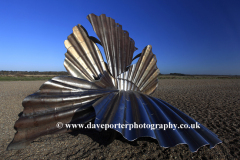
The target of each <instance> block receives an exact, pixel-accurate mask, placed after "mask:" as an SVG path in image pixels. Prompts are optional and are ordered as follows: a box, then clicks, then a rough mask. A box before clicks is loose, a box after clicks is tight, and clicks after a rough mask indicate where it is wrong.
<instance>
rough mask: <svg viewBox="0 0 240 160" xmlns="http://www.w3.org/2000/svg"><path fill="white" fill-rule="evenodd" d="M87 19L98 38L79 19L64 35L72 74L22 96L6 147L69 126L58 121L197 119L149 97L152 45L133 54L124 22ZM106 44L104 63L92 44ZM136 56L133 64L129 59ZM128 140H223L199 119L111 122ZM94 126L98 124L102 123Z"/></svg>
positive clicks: (194, 145)
mask: <svg viewBox="0 0 240 160" xmlns="http://www.w3.org/2000/svg"><path fill="white" fill-rule="evenodd" d="M87 18H88V20H89V21H90V23H91V24H92V26H93V29H94V31H95V32H96V34H97V36H98V38H99V39H100V40H98V39H97V38H95V37H91V36H89V35H88V33H87V31H86V29H85V28H84V27H83V26H81V25H77V26H75V27H73V33H72V34H70V35H69V36H68V38H67V40H65V42H64V44H65V47H66V48H67V52H66V54H65V56H66V58H65V60H64V66H65V68H66V69H67V71H68V72H69V73H70V74H71V76H59V77H54V78H52V79H51V80H49V81H47V82H45V83H44V84H43V85H42V86H41V87H40V89H39V90H38V91H37V92H36V93H34V94H32V95H29V96H28V97H26V98H25V99H24V100H23V102H22V105H23V107H24V110H23V113H22V115H20V117H19V119H18V120H17V121H16V123H15V126H14V127H15V129H16V130H17V133H16V134H15V137H14V139H13V141H12V142H11V143H10V144H9V146H8V148H7V149H8V150H11V149H21V148H24V147H25V146H27V145H28V144H30V143H31V141H33V140H34V139H36V138H38V137H40V136H43V135H47V134H54V133H64V132H69V131H71V130H69V129H67V128H66V127H65V126H64V127H63V128H62V129H58V128H57V126H56V124H57V123H58V122H62V123H63V124H67V123H71V124H73V123H76V124H79V123H81V124H85V123H88V122H90V121H92V120H94V123H95V124H119V123H120V124H125V125H126V124H134V123H136V124H147V125H151V124H177V125H180V124H186V125H189V126H190V125H191V124H195V123H196V122H197V121H195V120H194V119H192V118H191V117H189V116H188V115H186V114H184V113H183V112H181V111H180V110H178V109H177V108H175V107H173V106H171V105H170V104H168V103H166V102H164V101H162V100H161V99H157V98H154V97H151V96H150V94H152V93H153V92H154V91H155V90H156V88H157V85H158V78H157V76H158V75H159V73H160V71H159V69H158V68H157V65H156V62H157V60H156V56H155V55H154V54H153V53H152V46H151V45H148V46H146V47H145V48H144V49H143V50H142V52H141V53H140V54H138V55H137V56H136V57H135V58H133V53H134V51H135V50H137V48H136V47H135V42H134V40H133V39H131V38H130V37H129V33H128V32H127V31H124V30H122V26H121V25H120V24H118V23H115V20H114V19H112V18H110V17H106V16H105V15H104V14H102V15H100V16H96V15H94V14H90V15H88V16H87ZM97 43H98V44H100V45H101V46H102V47H103V48H104V52H105V56H106V60H107V63H105V62H104V60H103V57H102V54H101V52H100V50H99V48H98V46H97V45H96V44H97ZM136 58H139V59H138V61H137V63H136V64H133V65H132V64H131V63H132V61H133V59H136ZM114 129H115V130H116V131H118V132H120V133H121V134H122V135H123V136H124V137H125V138H126V139H127V140H130V141H132V140H135V139H137V138H139V137H152V138H155V139H157V140H158V142H159V145H160V146H162V147H172V146H175V145H177V144H188V146H189V149H190V150H191V151H192V152H195V151H197V150H198V148H199V147H201V146H204V145H210V148H212V147H214V146H215V145H216V144H218V143H221V140H219V139H218V137H217V135H215V134H214V133H213V132H211V131H210V130H208V129H207V128H205V127H204V126H203V125H201V124H200V128H199V129H194V128H184V129H183V128H182V129H181V128H178V127H176V128H173V129H166V130H163V129H155V130H151V129H150V128H132V129H129V128H121V127H116V128H114ZM98 130H101V129H100V128H99V129H98Z"/></svg>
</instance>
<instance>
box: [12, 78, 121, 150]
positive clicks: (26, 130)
mask: <svg viewBox="0 0 240 160" xmlns="http://www.w3.org/2000/svg"><path fill="white" fill-rule="evenodd" d="M96 82H97V83H99V81H96ZM117 91H118V90H115V89H114V88H112V89H106V88H102V87H100V86H98V85H96V84H95V83H93V82H89V81H87V80H83V79H79V78H75V77H68V76H61V77H54V78H52V79H51V80H49V81H47V82H45V83H44V84H43V85H42V86H41V87H40V89H39V90H38V91H37V92H36V93H34V94H32V95H29V96H28V97H26V98H25V99H24V100H23V102H22V105H23V107H24V110H23V113H22V115H21V116H20V118H19V119H18V120H17V122H16V123H15V126H14V127H15V128H16V129H17V131H18V132H17V133H16V134H15V137H14V140H13V141H12V142H11V144H10V145H9V146H8V150H10V149H21V148H24V147H25V146H26V145H28V144H29V143H30V142H31V141H32V140H34V139H35V138H38V137H39V136H43V135H47V134H53V133H63V132H67V131H68V130H67V129H66V128H65V127H63V128H62V129H58V128H57V127H56V124H57V123H58V122H62V123H64V124H66V123H83V124H85V123H87V122H89V121H91V120H93V119H94V118H95V112H94V109H93V108H92V104H93V103H94V102H96V100H97V99H99V98H100V97H102V96H104V95H106V94H109V93H111V92H117ZM69 131H70V130H69Z"/></svg>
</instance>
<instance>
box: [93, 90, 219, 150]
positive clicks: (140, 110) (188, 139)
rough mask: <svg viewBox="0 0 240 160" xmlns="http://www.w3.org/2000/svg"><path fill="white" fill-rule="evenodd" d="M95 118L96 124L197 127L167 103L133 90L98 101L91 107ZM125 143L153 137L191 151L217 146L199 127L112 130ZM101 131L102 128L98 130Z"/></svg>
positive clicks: (164, 144)
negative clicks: (185, 126)
mask: <svg viewBox="0 0 240 160" xmlns="http://www.w3.org/2000/svg"><path fill="white" fill-rule="evenodd" d="M93 106H94V109H95V112H96V118H95V124H119V123H120V124H134V122H135V123H136V124H146V125H147V124H149V125H151V124H169V123H171V124H177V125H178V126H180V124H188V125H189V126H190V125H191V124H196V122H197V121H195V120H194V119H192V118H190V117H189V116H187V115H186V114H184V113H183V112H181V111H180V110H178V109H176V108H175V107H173V106H171V105H170V104H168V103H166V102H164V101H162V100H160V99H157V98H154V97H150V96H147V95H145V94H142V93H140V92H136V91H119V92H114V93H110V94H108V95H105V96H104V97H102V98H100V99H99V100H98V101H97V102H95V103H94V104H93ZM116 126H117V125H116ZM114 129H115V130H116V131H118V132H120V133H121V134H122V135H123V136H124V137H125V138H126V139H127V140H130V141H133V140H135V139H137V138H139V137H152V138H154V139H157V140H158V143H159V145H160V146H162V147H173V146H175V145H177V144H188V146H189V149H190V150H191V151H192V152H195V151H197V149H198V148H199V147H201V146H204V145H208V144H209V145H210V148H212V147H214V146H215V145H216V144H218V143H220V142H221V140H219V139H218V138H217V135H215V134H214V133H212V132H211V131H210V130H208V129H207V128H205V127H204V126H203V125H201V124H200V129H192V128H187V129H180V128H176V129H175V130H173V129H170V128H168V129H166V130H163V129H156V130H151V129H147V128H145V129H139V128H132V129H131V130H129V128H121V127H119V126H117V128H114ZM98 130H99V131H101V128H98Z"/></svg>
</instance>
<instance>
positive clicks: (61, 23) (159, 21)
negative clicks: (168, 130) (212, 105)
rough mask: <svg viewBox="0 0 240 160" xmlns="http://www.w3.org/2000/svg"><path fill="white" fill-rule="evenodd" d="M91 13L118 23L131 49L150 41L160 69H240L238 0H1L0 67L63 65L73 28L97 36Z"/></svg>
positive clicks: (192, 71)
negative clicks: (66, 44)
mask: <svg viewBox="0 0 240 160" xmlns="http://www.w3.org/2000/svg"><path fill="white" fill-rule="evenodd" d="M90 13H94V14H96V15H100V14H103V13H104V14H106V15H107V16H108V17H112V18H113V19H115V21H116V22H117V23H120V24H121V25H122V26H123V29H124V30H127V31H128V32H129V35H130V37H131V38H133V39H134V40H135V46H136V47H137V48H138V50H137V51H135V52H134V55H137V54H138V53H140V52H141V51H142V49H143V48H144V47H145V46H146V45H148V44H151V45H152V47H153V53H154V54H156V56H157V60H158V62H157V65H158V68H159V69H160V71H161V73H163V74H169V73H185V74H221V75H240V1H239V0H225V1H222V0H211V1H209V0H150V1H147V0H144V1H141V0H136V1H134V0H110V1H107V0H91V1H87V0H68V1H67V0H66V1H63V0H56V1H53V0H48V1H45V0H39V1H37V0H29V1H26V0H21V1H20V0H16V1H13V0H8V1H1V2H0V21H1V25H0V56H1V58H0V70H17V71H65V68H64V66H63V61H64V54H65V52H66V51H67V50H66V48H65V47H64V43H63V42H64V40H65V39H67V36H68V35H69V34H71V33H72V28H73V27H74V26H75V25H77V24H81V25H83V26H84V27H85V28H86V29H87V31H88V33H89V35H91V36H95V37H97V36H96V34H95V32H94V31H93V29H92V26H91V24H90V22H89V21H88V20H87V18H86V16H87V15H88V14H90ZM102 51H103V50H102ZM102 53H103V52H102Z"/></svg>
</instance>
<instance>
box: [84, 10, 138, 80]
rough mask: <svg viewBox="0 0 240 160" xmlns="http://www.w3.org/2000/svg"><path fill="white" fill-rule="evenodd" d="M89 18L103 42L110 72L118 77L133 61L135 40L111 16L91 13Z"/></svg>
mask: <svg viewBox="0 0 240 160" xmlns="http://www.w3.org/2000/svg"><path fill="white" fill-rule="evenodd" d="M87 18H88V20H89V21H90V23H91V24H92V26H93V29H94V31H95V32H96V34H97V36H98V38H99V39H100V41H101V43H102V46H103V48H104V52H105V55H106V59H107V62H108V67H109V70H110V73H111V74H112V75H113V77H115V78H116V77H117V76H118V75H119V74H121V73H123V72H124V71H125V69H126V67H127V66H129V65H130V64H131V63H132V57H133V52H134V51H135V50H137V48H136V47H135V42H134V40H133V39H132V38H130V37H129V33H128V32H127V31H125V30H122V25H120V24H118V23H115V20H114V19H112V18H111V17H106V15H105V14H102V15H100V16H96V15H95V14H89V15H88V16H87Z"/></svg>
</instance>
